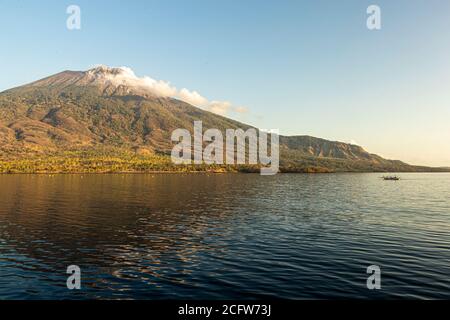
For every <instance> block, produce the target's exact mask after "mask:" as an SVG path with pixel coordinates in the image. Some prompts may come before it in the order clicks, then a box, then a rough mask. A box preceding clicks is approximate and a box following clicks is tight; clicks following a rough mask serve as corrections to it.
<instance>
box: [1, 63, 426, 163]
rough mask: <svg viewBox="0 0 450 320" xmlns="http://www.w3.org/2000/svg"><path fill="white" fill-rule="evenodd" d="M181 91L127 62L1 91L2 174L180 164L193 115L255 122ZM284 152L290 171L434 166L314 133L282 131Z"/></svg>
mask: <svg viewBox="0 0 450 320" xmlns="http://www.w3.org/2000/svg"><path fill="white" fill-rule="evenodd" d="M177 92H178V93H179V91H177V90H176V89H175V88H173V87H171V86H170V85H169V84H168V83H166V82H162V81H157V80H154V79H151V78H148V77H144V78H139V77H136V76H135V74H134V73H133V71H132V70H131V69H129V68H125V67H122V68H110V67H106V66H99V67H96V68H93V69H90V70H87V71H63V72H61V73H58V74H55V75H53V76H50V77H47V78H44V79H41V80H38V81H35V82H33V83H30V84H28V85H24V86H21V87H17V88H13V89H10V90H7V91H4V92H1V93H0V152H1V155H0V172H55V171H57V172H60V171H62V172H79V171H82V172H85V171H88V172H91V171H93V172H98V171H102V172H115V171H155V170H180V168H179V167H177V168H176V169H175V168H173V167H171V164H170V157H169V156H168V155H169V154H170V151H171V149H172V147H173V144H172V142H171V133H172V132H173V131H174V130H175V129H177V128H185V129H188V130H192V127H193V122H194V121H195V120H202V121H203V128H204V129H205V130H206V129H208V128H217V129H219V130H221V131H223V132H224V131H225V130H226V129H237V128H241V129H243V130H246V129H248V128H251V126H250V125H246V124H243V123H240V122H237V121H234V120H231V119H229V118H226V117H223V116H220V115H218V114H214V113H212V112H208V111H206V110H203V109H200V108H197V107H195V106H193V105H192V104H189V103H187V102H186V100H185V101H182V100H183V99H180V98H179V97H177ZM183 92H184V93H186V92H187V91H183ZM185 96H186V97H189V95H187V94H186V95H185ZM187 100H189V99H187ZM197 100H199V99H197ZM280 154H281V159H280V168H281V170H282V171H285V172H316V171H320V172H322V171H324V172H328V171H430V170H432V169H431V168H425V167H416V166H410V165H408V164H405V163H403V162H401V161H392V160H386V159H383V158H382V157H380V156H377V155H374V154H370V153H368V152H367V151H365V150H364V149H363V148H362V147H359V146H356V145H352V144H347V143H342V142H336V141H328V140H324V139H319V138H314V137H309V136H291V137H287V136H280ZM247 169H248V168H247ZM247 169H246V170H247ZM189 170H199V168H198V167H195V168H190V169H189Z"/></svg>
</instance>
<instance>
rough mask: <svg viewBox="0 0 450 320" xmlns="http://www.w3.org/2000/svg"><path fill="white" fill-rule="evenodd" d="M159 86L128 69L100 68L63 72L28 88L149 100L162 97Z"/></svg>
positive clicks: (154, 81) (155, 82)
mask: <svg viewBox="0 0 450 320" xmlns="http://www.w3.org/2000/svg"><path fill="white" fill-rule="evenodd" d="M157 85H158V81H156V80H153V79H151V78H148V77H144V78H138V77H137V76H136V75H135V74H134V72H133V71H132V70H131V69H130V68H127V67H119V68H111V67H107V66H98V67H95V68H92V69H89V70H87V71H63V72H61V73H58V74H55V75H53V76H50V77H47V78H44V79H41V80H38V81H36V82H33V83H31V84H29V85H27V86H29V87H41V88H53V89H57V90H60V91H64V90H68V89H71V88H72V89H73V88H74V87H90V88H96V89H97V90H99V92H100V93H101V94H102V95H105V96H127V95H137V96H142V97H146V98H148V97H155V96H161V95H162V94H161V93H158V92H157V90H158V88H157ZM168 91H170V90H168ZM167 94H170V92H167Z"/></svg>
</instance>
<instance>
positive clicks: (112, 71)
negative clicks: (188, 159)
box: [88, 65, 248, 116]
mask: <svg viewBox="0 0 450 320" xmlns="http://www.w3.org/2000/svg"><path fill="white" fill-rule="evenodd" d="M88 72H90V73H91V75H92V76H94V77H96V78H102V79H104V80H107V81H109V82H110V83H112V84H113V85H115V86H119V85H126V86H130V87H135V88H139V89H141V90H148V91H149V92H151V93H152V94H154V95H157V96H160V97H172V98H176V99H179V100H182V101H185V102H187V103H189V104H191V105H194V106H196V107H199V108H202V109H205V110H207V111H211V112H213V113H216V114H219V115H222V116H225V115H227V114H228V113H229V112H230V111H232V112H236V113H246V112H248V110H247V108H245V107H234V106H233V105H232V104H231V103H230V102H228V101H209V100H208V99H206V98H205V97H203V96H202V95H201V94H200V93H198V92H197V91H190V90H188V89H186V88H183V89H181V90H178V89H177V88H176V87H174V86H172V85H171V84H170V82H167V81H162V80H155V79H153V78H151V77H148V76H144V77H138V76H136V74H135V73H134V71H133V70H132V69H131V68H128V67H119V68H109V67H106V66H102V65H98V66H96V67H95V68H94V69H91V70H89V71H88Z"/></svg>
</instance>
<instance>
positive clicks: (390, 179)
mask: <svg viewBox="0 0 450 320" xmlns="http://www.w3.org/2000/svg"><path fill="white" fill-rule="evenodd" d="M383 180H386V181H398V180H400V178H399V177H397V176H387V177H383Z"/></svg>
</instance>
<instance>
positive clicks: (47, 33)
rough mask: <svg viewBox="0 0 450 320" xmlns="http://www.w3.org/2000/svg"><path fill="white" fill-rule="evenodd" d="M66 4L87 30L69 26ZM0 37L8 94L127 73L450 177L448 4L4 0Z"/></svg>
mask: <svg viewBox="0 0 450 320" xmlns="http://www.w3.org/2000/svg"><path fill="white" fill-rule="evenodd" d="M71 4H75V5H78V6H80V8H81V14H82V16H81V23H82V25H81V30H75V31H69V30H68V29H67V28H66V19H67V17H68V15H67V14H66V8H67V6H69V5H71ZM370 4H376V5H378V6H380V8H381V14H382V29H381V30H379V31H369V30H368V29H367V28H366V18H367V14H366V8H367V7H368V6H369V5H370ZM0 32H1V39H2V40H1V47H0V49H1V50H0V66H1V68H2V75H1V76H0V90H4V89H7V88H10V87H14V86H17V85H21V84H24V83H27V82H31V81H33V80H37V79H39V78H42V77H45V76H48V75H51V74H54V73H57V72H60V71H62V70H67V69H69V70H86V69H88V68H89V67H92V66H93V65H96V64H106V65H110V66H128V67H130V68H132V69H133V70H134V72H135V73H136V74H137V75H138V76H144V75H148V76H150V77H152V78H155V79H161V80H165V81H170V83H171V84H173V85H174V86H176V87H178V88H184V87H185V88H188V89H190V90H196V91H198V92H200V93H201V94H202V95H203V96H205V97H206V98H208V99H210V100H224V101H230V102H232V103H233V104H234V105H236V106H245V107H247V108H248V109H249V112H247V113H245V114H230V115H229V116H230V117H233V118H235V119H238V120H241V121H245V122H248V123H250V124H253V125H256V126H258V127H260V128H279V129H280V131H281V133H282V134H288V135H294V134H308V135H313V136H317V137H322V138H327V139H332V140H340V141H345V142H350V141H355V142H357V143H358V144H360V145H362V146H363V147H365V148H366V149H367V150H368V151H370V152H373V153H378V154H381V155H382V156H385V157H388V158H395V159H401V160H404V161H407V162H410V163H413V164H426V165H435V166H444V165H445V166H450V126H449V125H448V120H449V119H450V90H449V89H450V2H449V1H444V0H442V1H440V0H427V1H425V0H423V1H419V0H416V1H411V0H409V1H400V0H399V1H379V0H372V1H365V0H342V1H335V0H328V1H324V0H319V1H317V0H316V1H312V0H311V1H301V0H294V1H284V0H281V1H271V0H265V1H256V0H240V1H238V0H228V1H225V0H223V1H216V0H208V1H207V0H179V1H175V0H171V1H167V0H164V1H163V0H161V1H148V0H147V1H143V0H142V1H137V0H136V1H133V0H130V1H101V0H97V1H92V0H91V1H78V0H72V1H61V0H59V1H39V2H38V1H32V0H29V1H24V0H18V1H9V0H8V1H6V0H0Z"/></svg>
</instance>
